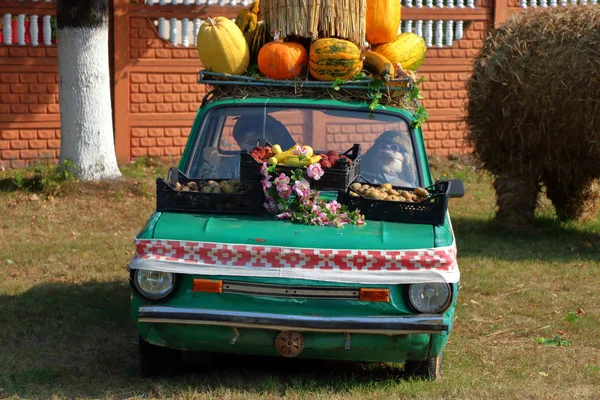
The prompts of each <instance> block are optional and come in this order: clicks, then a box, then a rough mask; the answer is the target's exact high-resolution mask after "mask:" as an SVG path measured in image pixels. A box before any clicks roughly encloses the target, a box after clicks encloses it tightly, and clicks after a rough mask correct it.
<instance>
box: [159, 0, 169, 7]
mask: <svg viewBox="0 0 600 400" xmlns="http://www.w3.org/2000/svg"><path fill="white" fill-rule="evenodd" d="M158 4H160V5H161V6H164V5H165V4H167V0H158Z"/></svg>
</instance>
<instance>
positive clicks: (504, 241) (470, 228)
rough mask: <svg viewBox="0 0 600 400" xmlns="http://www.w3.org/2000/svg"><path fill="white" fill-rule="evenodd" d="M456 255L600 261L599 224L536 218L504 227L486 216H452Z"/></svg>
mask: <svg viewBox="0 0 600 400" xmlns="http://www.w3.org/2000/svg"><path fill="white" fill-rule="evenodd" d="M452 226H453V229H454V234H455V235H456V242H457V247H458V252H459V257H490V258H494V259H501V260H507V261H519V260H539V261H563V262H570V261H594V262H597V261H598V260H600V223H597V224H596V226H593V224H590V225H589V226H588V228H589V229H581V228H575V227H570V226H569V225H568V224H561V223H560V222H559V221H557V220H555V219H551V218H538V219H536V221H535V225H534V226H532V227H516V228H514V227H513V228H507V227H503V226H501V225H498V224H496V223H494V222H493V221H490V220H486V219H471V218H464V217H453V218H452Z"/></svg>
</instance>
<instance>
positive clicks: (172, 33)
mask: <svg viewBox="0 0 600 400" xmlns="http://www.w3.org/2000/svg"><path fill="white" fill-rule="evenodd" d="M169 42H171V44H172V45H173V46H176V45H177V18H171V19H170V20H169Z"/></svg>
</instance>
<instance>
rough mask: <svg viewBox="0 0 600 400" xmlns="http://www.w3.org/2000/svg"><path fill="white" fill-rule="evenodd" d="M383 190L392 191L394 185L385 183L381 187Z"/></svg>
mask: <svg viewBox="0 0 600 400" xmlns="http://www.w3.org/2000/svg"><path fill="white" fill-rule="evenodd" d="M381 187H382V188H385V189H386V190H389V189H392V184H391V183H384V184H382V185H381Z"/></svg>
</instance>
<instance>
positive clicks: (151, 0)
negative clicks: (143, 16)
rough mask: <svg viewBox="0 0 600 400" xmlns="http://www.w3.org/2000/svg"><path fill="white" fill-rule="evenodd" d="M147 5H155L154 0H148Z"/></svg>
mask: <svg viewBox="0 0 600 400" xmlns="http://www.w3.org/2000/svg"><path fill="white" fill-rule="evenodd" d="M146 5H147V6H153V5H154V0H146Z"/></svg>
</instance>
